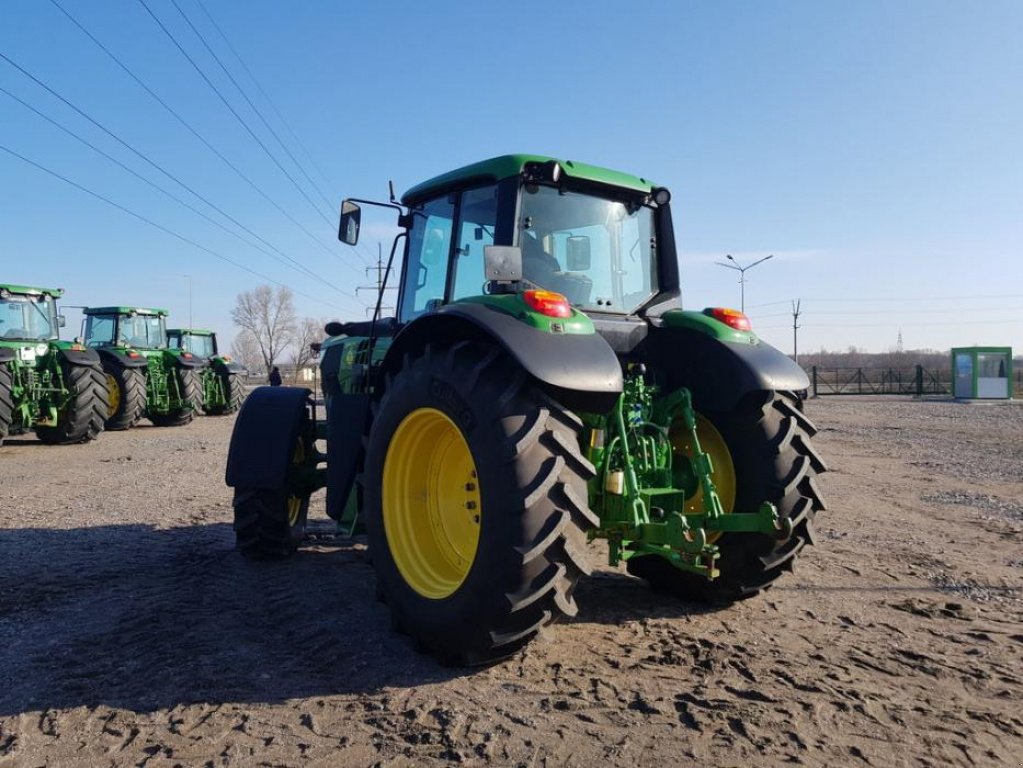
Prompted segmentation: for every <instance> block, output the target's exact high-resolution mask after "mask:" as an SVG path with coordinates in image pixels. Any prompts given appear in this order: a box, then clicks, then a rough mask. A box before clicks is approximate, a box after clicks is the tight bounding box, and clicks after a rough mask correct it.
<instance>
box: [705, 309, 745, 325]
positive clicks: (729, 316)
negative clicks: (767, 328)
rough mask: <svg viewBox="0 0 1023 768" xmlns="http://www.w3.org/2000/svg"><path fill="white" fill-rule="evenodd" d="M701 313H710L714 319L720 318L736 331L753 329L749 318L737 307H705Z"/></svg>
mask: <svg viewBox="0 0 1023 768" xmlns="http://www.w3.org/2000/svg"><path fill="white" fill-rule="evenodd" d="M703 314H705V315H710V316H711V317H713V318H714V319H715V320H720V321H721V322H722V323H724V324H725V325H727V326H728V327H730V328H734V329H735V330H737V331H752V330H753V325H752V323H750V321H749V318H748V317H746V315H744V314H743V313H742V312H740V311H739V310H737V309H726V308H725V307H707V309H705V310H703Z"/></svg>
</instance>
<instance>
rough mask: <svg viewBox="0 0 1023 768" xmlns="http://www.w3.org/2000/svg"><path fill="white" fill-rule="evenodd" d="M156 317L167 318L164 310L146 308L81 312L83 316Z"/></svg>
mask: <svg viewBox="0 0 1023 768" xmlns="http://www.w3.org/2000/svg"><path fill="white" fill-rule="evenodd" d="M132 313H134V314H136V315H156V316H158V317H167V315H168V314H169V313H168V312H167V310H166V309H150V308H147V307H86V308H85V309H83V310H82V314H83V315H130V314H132Z"/></svg>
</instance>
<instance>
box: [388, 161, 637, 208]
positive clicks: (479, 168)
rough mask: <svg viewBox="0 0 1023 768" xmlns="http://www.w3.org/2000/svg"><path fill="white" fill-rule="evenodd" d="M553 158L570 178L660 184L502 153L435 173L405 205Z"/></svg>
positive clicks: (571, 163) (634, 184)
mask: <svg viewBox="0 0 1023 768" xmlns="http://www.w3.org/2000/svg"><path fill="white" fill-rule="evenodd" d="M552 160H553V161H555V162H557V163H558V164H559V165H560V166H561V171H562V173H563V174H564V175H565V176H567V177H568V178H570V179H580V180H583V181H591V182H596V183H598V184H606V185H608V186H612V187H620V188H624V189H631V190H635V191H636V192H644V193H649V192H651V191H653V189H654V188H655V187H656V185H655V184H654V183H653V182H652V181H650V180H649V179H644V178H641V177H639V176H632V175H631V174H628V173H622V172H620V171H612V170H610V169H608V168H599V167H597V166H595V165H586V164H584V163H577V162H575V161H574V160H558V159H557V158H555V157H548V156H546V155H501V156H500V157H492V158H490V159H489V160H483V161H481V162H478V163H473V164H472V165H465V166H462V167H461V168H456V169H455V170H453V171H448V172H447V173H442V174H441V175H440V176H434V177H433V178H432V179H429V180H427V181H424V182H423V183H422V184H417V185H416V186H414V187H412V188H411V189H409V190H408V191H407V192H406V193H405V194H404V195H403V196H402V198H401V202H402V204H404V205H410V204H412V203H417V202H419V201H421V200H424V199H426V198H428V197H432V196H433V195H434V194H436V193H439V192H443V191H444V190H445V189H449V188H452V187H457V186H463V185H465V184H466V183H468V182H480V183H487V182H495V181H500V180H501V179H507V178H508V177H509V176H518V175H519V174H520V173H522V171H523V169H524V168H525V167H526V164H527V163H548V162H550V161H552Z"/></svg>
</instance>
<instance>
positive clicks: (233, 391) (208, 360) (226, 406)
mask: <svg viewBox="0 0 1023 768" xmlns="http://www.w3.org/2000/svg"><path fill="white" fill-rule="evenodd" d="M167 343H168V344H169V345H170V348H171V349H180V350H184V351H185V352H188V353H190V354H191V355H192V356H193V357H196V358H197V359H198V360H199V363H200V365H199V368H198V371H199V376H200V378H201V380H202V408H203V411H204V412H205V413H206V414H208V415H210V416H224V415H226V414H229V413H234V412H235V411H237V410H238V409H239V408H240V407H241V405H242V401H243V400H244V399H245V385H244V384H243V382H242V374H243V373H244V372H245V368H243V367H242V366H241V365H239V364H238V363H236V362H235V361H234V360H232V359H231V356H230V355H222V354H220V352H219V350H218V347H217V334H215V333H214V332H213V331H208V330H205V329H203V328H168V329H167Z"/></svg>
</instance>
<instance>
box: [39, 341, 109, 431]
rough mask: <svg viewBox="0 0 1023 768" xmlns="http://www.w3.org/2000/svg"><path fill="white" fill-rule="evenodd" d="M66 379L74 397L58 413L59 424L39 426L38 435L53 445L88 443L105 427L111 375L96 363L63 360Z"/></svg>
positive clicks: (61, 364)
mask: <svg viewBox="0 0 1023 768" xmlns="http://www.w3.org/2000/svg"><path fill="white" fill-rule="evenodd" d="M60 367H61V370H62V372H63V374H64V382H65V385H66V386H67V388H68V389H69V390H70V391H71V392H72V393H73V395H74V397H73V399H72V400H71V402H70V403H69V404H68V406H67V408H65V409H64V411H63V412H61V413H60V414H59V415H58V418H57V426H55V427H46V426H37V427H36V428H35V431H36V437H38V438H39V439H40V440H41V441H42V442H44V443H48V444H50V445H67V444H71V443H87V442H89V441H90V440H94V439H95V438H96V436H97V435H98V434H99V433H100V432H102V431H103V427H104V422H105V421H106V418H107V413H108V411H109V393H108V392H107V379H106V376H105V375H104V374H103V369H102V368H100V367H99V366H96V365H72V364H71V363H69V362H67V361H66V360H61V362H60Z"/></svg>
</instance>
